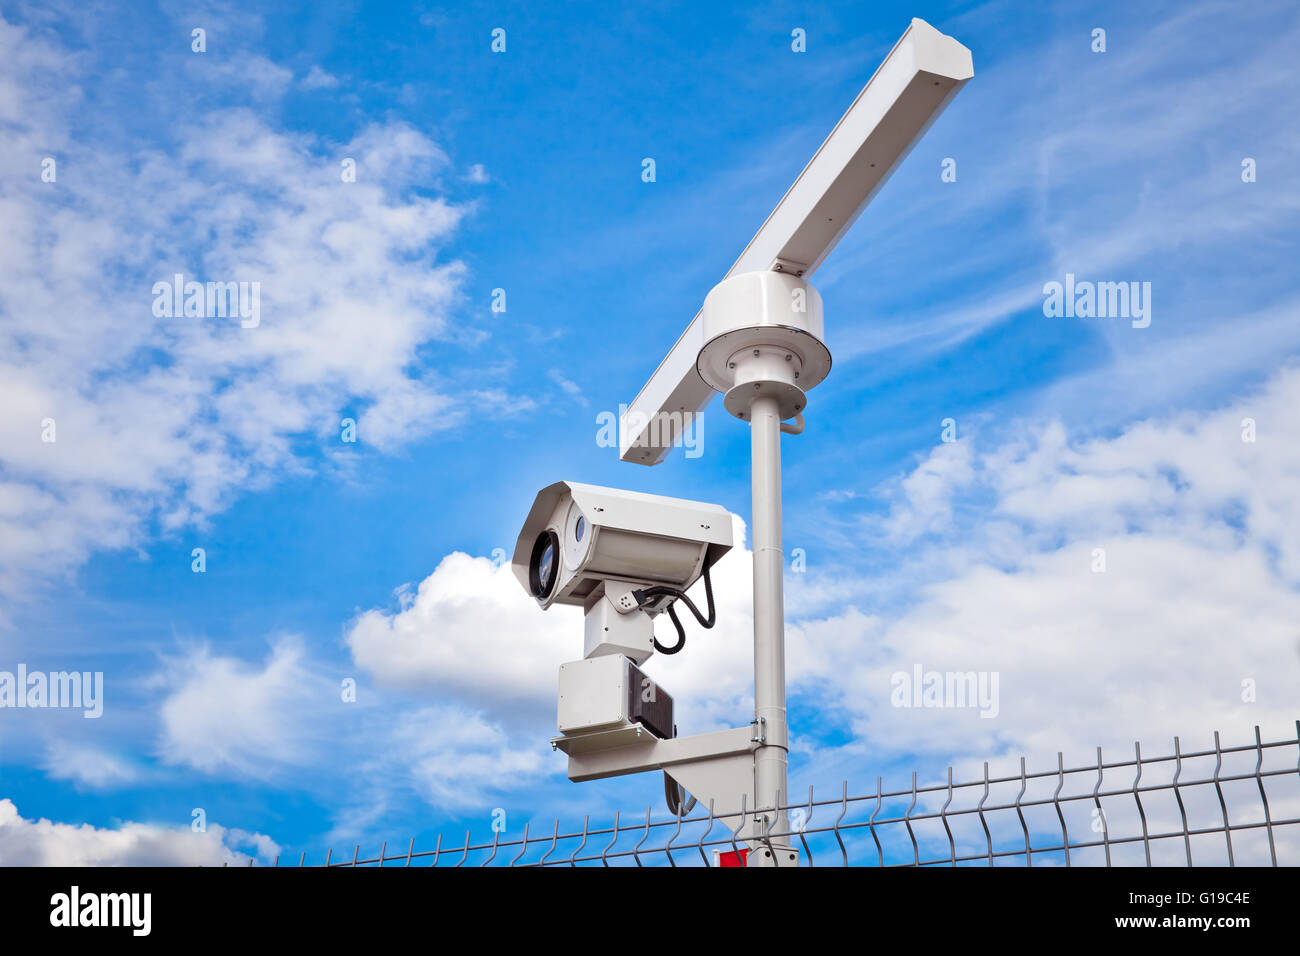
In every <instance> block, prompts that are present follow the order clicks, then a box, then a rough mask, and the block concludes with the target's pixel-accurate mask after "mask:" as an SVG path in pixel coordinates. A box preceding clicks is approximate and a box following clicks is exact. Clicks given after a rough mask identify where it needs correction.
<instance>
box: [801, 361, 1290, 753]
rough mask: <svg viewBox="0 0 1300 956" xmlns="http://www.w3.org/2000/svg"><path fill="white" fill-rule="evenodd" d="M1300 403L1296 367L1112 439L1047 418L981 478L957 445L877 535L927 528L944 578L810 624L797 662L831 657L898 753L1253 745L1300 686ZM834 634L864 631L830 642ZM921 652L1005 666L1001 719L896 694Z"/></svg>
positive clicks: (955, 667) (862, 727)
mask: <svg viewBox="0 0 1300 956" xmlns="http://www.w3.org/2000/svg"><path fill="white" fill-rule="evenodd" d="M1298 407H1300V371H1297V370H1290V371H1285V372H1283V373H1281V374H1280V375H1279V376H1278V377H1277V378H1276V379H1274V380H1273V381H1272V382H1271V383H1270V385H1269V386H1268V387H1267V388H1266V389H1264V390H1262V391H1260V392H1258V393H1255V394H1251V395H1248V396H1245V397H1242V398H1240V399H1238V400H1237V401H1235V402H1233V403H1232V404H1231V405H1230V406H1228V407H1225V408H1222V409H1220V410H1218V411H1215V412H1213V413H1209V414H1205V415H1182V416H1176V417H1172V418H1168V419H1165V420H1160V421H1147V422H1142V423H1138V424H1135V425H1133V426H1131V427H1130V428H1128V429H1127V430H1126V431H1124V432H1122V433H1121V434H1119V435H1116V436H1114V437H1106V438H1094V439H1090V440H1084V441H1078V440H1076V441H1071V440H1070V439H1069V436H1068V435H1067V434H1066V432H1065V431H1064V429H1063V428H1062V427H1061V426H1060V424H1059V423H1047V424H1045V425H1042V426H1040V427H1036V428H1030V429H1027V430H1026V434H1025V436H1024V437H1023V438H1020V439H1016V440H1013V441H1012V442H1010V443H1008V444H1006V445H1003V446H1001V447H997V448H993V449H990V450H988V451H985V452H982V453H980V454H978V455H972V457H971V459H970V468H969V470H967V469H960V470H956V471H953V470H946V469H945V468H943V467H942V466H938V465H936V464H935V463H936V462H937V461H942V460H945V459H947V458H948V457H950V456H951V455H952V454H953V453H952V451H951V450H950V449H949V448H946V447H940V448H939V449H937V450H936V451H935V452H934V454H933V455H932V456H931V458H930V459H928V460H927V461H926V462H923V463H922V464H921V465H920V466H919V467H918V469H917V470H916V471H915V472H913V474H912V475H911V476H908V477H907V478H905V479H903V480H901V481H900V482H898V484H897V485H896V491H897V492H898V495H899V497H898V499H897V500H896V502H895V505H894V507H893V508H892V510H891V512H890V513H889V515H888V516H886V517H885V518H883V519H881V520H878V521H877V522H875V523H874V525H873V530H872V533H871V535H870V537H869V539H868V546H876V544H877V543H878V542H879V543H881V544H885V543H887V542H888V541H889V539H890V537H891V535H892V532H893V531H894V530H895V529H897V528H900V527H909V528H919V529H922V530H924V531H926V532H930V533H931V534H932V535H933V536H934V537H933V538H932V539H931V543H930V544H928V545H927V546H926V548H925V549H924V551H925V552H928V553H929V554H930V556H931V561H930V563H929V564H928V566H927V567H928V571H929V573H931V574H932V575H933V577H932V578H931V579H930V580H929V581H927V582H925V583H923V584H922V585H921V587H920V588H919V589H915V588H914V589H913V596H912V599H911V601H910V602H909V604H908V606H907V607H906V608H905V610H903V611H902V612H901V613H899V614H897V615H895V616H893V617H892V618H891V619H890V620H888V621H885V622H883V623H882V624H881V625H880V626H878V627H877V626H869V625H867V624H864V622H863V621H862V620H861V619H859V618H857V617H855V616H854V615H853V614H852V613H850V614H849V615H843V616H839V617H836V618H833V619H832V620H830V621H826V622H821V623H819V624H818V625H816V627H815V628H811V629H810V628H809V627H808V626H806V625H804V626H796V627H795V628H793V629H792V636H791V642H790V650H791V654H792V656H795V657H803V656H809V657H812V658H813V659H816V660H818V661H819V667H820V668H821V673H823V674H825V675H831V676H830V679H829V681H828V683H829V685H830V686H831V687H832V688H833V689H834V693H835V698H836V706H838V707H839V708H842V711H841V712H842V713H844V714H846V715H847V718H848V720H849V721H850V723H851V725H852V726H853V728H854V729H855V731H856V733H857V734H858V735H859V736H860V738H862V739H863V740H865V741H868V742H869V743H870V745H871V747H872V748H874V749H877V750H883V751H885V752H887V753H894V754H905V753H909V752H919V753H923V754H924V753H931V754H935V755H939V754H944V755H953V754H962V753H965V754H977V753H980V754H985V755H995V754H1001V753H1009V754H1013V753H1018V752H1024V753H1032V754H1037V755H1039V756H1043V755H1051V754H1053V753H1054V752H1055V751H1056V750H1058V749H1064V750H1066V751H1067V753H1073V754H1076V755H1079V756H1083V755H1087V754H1089V753H1090V752H1091V750H1092V748H1093V747H1095V746H1097V745H1105V746H1107V747H1117V746H1118V747H1128V748H1131V742H1132V740H1134V739H1141V740H1143V741H1154V742H1156V743H1157V744H1159V745H1160V746H1161V749H1167V748H1169V747H1170V746H1171V742H1172V738H1173V736H1174V735H1175V734H1180V735H1182V736H1183V738H1184V740H1185V741H1188V740H1194V741H1197V742H1198V743H1200V744H1205V743H1207V742H1208V741H1209V739H1210V732H1211V731H1212V730H1214V729H1219V730H1222V731H1223V732H1224V733H1225V734H1229V735H1230V736H1231V737H1232V738H1233V739H1241V738H1245V737H1247V735H1248V734H1249V731H1250V727H1251V726H1252V725H1253V724H1256V723H1259V724H1261V725H1264V726H1265V727H1266V728H1268V729H1270V730H1271V732H1273V733H1274V734H1276V735H1279V736H1282V735H1286V734H1287V733H1288V732H1289V728H1290V727H1292V726H1293V723H1292V722H1293V721H1294V719H1295V717H1296V716H1297V713H1296V707H1295V696H1294V693H1293V689H1294V687H1295V686H1297V684H1298V683H1300V624H1297V622H1298V621H1300V591H1298V590H1297V585H1300V504H1297V502H1296V500H1295V496H1294V489H1295V487H1296V479H1297V477H1300V421H1298V420H1297V418H1296V415H1295V414H1294V412H1295V409H1296V408H1298ZM1245 418H1253V419H1255V420H1256V421H1257V423H1258V426H1257V427H1258V432H1257V440H1256V441H1255V442H1253V443H1252V442H1244V441H1243V440H1242V434H1243V428H1242V421H1243V419H1245ZM940 474H946V475H947V476H948V477H947V478H946V479H938V478H936V477H935V476H937V475H940ZM918 475H919V476H925V480H924V481H920V482H917V481H914V480H913V479H914V478H915V477H916V476H918ZM981 496H984V497H985V498H986V501H985V504H983V505H982V506H980V507H978V508H976V507H973V506H971V507H970V510H969V511H968V512H967V513H964V514H963V515H961V516H959V517H958V518H957V519H955V520H951V521H947V522H946V523H944V524H941V525H939V526H936V525H935V524H934V523H933V522H932V521H931V519H932V517H933V516H934V515H935V514H944V513H948V512H947V511H946V510H945V509H944V508H940V509H936V507H935V504H934V502H935V501H936V500H938V501H951V500H954V499H956V498H959V497H960V498H961V499H962V500H964V501H966V502H967V503H968V504H969V503H971V502H975V501H979V500H981ZM1096 549H1102V550H1103V551H1104V557H1105V571H1104V573H1096V572H1094V570H1093V567H1094V563H1095V561H1096V559H1097V553H1098V552H1097V550H1096ZM923 553H924V552H923ZM899 586H900V587H902V586H903V585H902V584H900V585H899ZM828 633H835V634H838V635H839V636H840V639H841V641H843V640H844V638H845V635H847V634H853V633H856V634H857V635H858V638H857V640H856V641H850V642H849V643H850V644H851V645H855V646H849V647H844V646H842V645H841V646H840V647H837V648H836V650H835V653H834V654H833V655H831V654H827V653H826V652H825V647H824V640H825V638H826V636H827V635H828ZM918 663H919V664H921V665H923V666H924V667H925V668H926V669H927V670H938V671H990V672H997V673H998V674H999V675H1000V698H1001V704H1000V713H999V715H998V717H997V718H996V719H981V718H980V717H979V716H978V713H977V712H976V711H975V710H969V709H967V710H955V709H948V710H942V709H933V710H925V709H906V708H895V707H893V706H891V703H890V689H891V688H890V677H891V675H892V674H893V673H894V672H896V671H904V672H910V671H911V669H912V668H913V666H914V665H915V664H918ZM1243 682H1252V683H1251V684H1249V685H1247V686H1253V687H1254V688H1255V692H1256V694H1257V701H1256V702H1253V703H1250V702H1244V701H1243Z"/></svg>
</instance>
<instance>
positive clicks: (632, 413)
mask: <svg viewBox="0 0 1300 956" xmlns="http://www.w3.org/2000/svg"><path fill="white" fill-rule="evenodd" d="M974 75H975V74H974V68H973V66H972V63H971V53H970V50H968V49H967V48H966V47H964V46H963V45H962V44H960V43H958V42H957V41H956V40H954V39H953V38H952V37H949V36H945V35H944V34H942V33H940V32H939V31H938V30H936V29H935V28H934V27H932V26H930V24H928V23H926V22H925V21H924V20H913V21H912V23H911V25H910V26H908V28H907V30H906V31H905V32H904V33H903V36H902V37H901V38H900V39H899V41H898V42H897V43H896V44H895V45H894V48H893V49H892V50H891V51H890V52H889V55H888V56H887V57H885V61H884V62H883V63H881V64H880V67H879V68H878V69H877V70H876V72H875V73H874V74H873V75H872V77H871V79H870V80H868V81H867V85H866V86H864V87H863V88H862V92H860V93H859V94H858V96H857V99H855V100H854V101H853V105H852V106H850V107H849V109H848V111H847V112H846V113H845V114H844V115H843V116H842V117H841V118H840V121H839V122H838V123H836V124H835V128H834V129H833V130H831V134H830V135H829V136H828V137H826V141H825V142H824V143H822V145H821V147H820V148H819V149H818V150H817V152H816V153H815V154H814V155H813V158H812V159H811V160H810V161H809V163H808V165H807V166H805V167H804V170H803V172H802V173H800V174H799V178H798V179H796V180H795V181H794V185H793V186H791V187H790V190H789V191H788V192H787V193H786V194H785V196H784V197H783V198H782V199H781V201H780V202H779V203H777V206H776V208H775V209H774V210H772V214H771V215H770V216H768V217H767V221H766V222H764V223H763V225H762V227H761V228H760V229H759V230H758V232H757V233H756V234H755V236H754V238H753V239H751V240H750V241H749V245H747V246H746V247H745V250H744V251H743V252H742V253H741V254H740V258H738V259H737V260H736V262H735V264H734V265H732V267H731V269H730V270H728V272H727V274H726V276H724V277H723V278H724V279H725V278H730V277H731V276H734V275H739V274H741V273H746V272H758V271H773V272H782V273H786V274H790V275H793V276H796V277H799V278H803V279H807V278H808V277H809V276H810V275H812V273H813V271H814V270H816V268H817V267H818V266H819V265H821V263H822V260H823V259H825V258H826V256H827V254H828V253H829V252H830V251H831V250H832V249H834V248H835V244H836V243H837V242H839V241H840V237H841V236H843V235H844V233H845V231H846V230H847V229H848V228H849V227H850V226H851V225H853V223H854V221H855V220H856V219H857V218H858V216H859V215H860V214H861V212H862V210H863V209H864V208H865V207H866V205H867V203H869V202H871V200H872V198H873V197H874V196H875V195H876V192H877V191H878V190H879V189H880V187H881V186H883V185H884V183H885V181H886V180H887V179H888V178H889V176H890V174H891V173H892V172H893V171H894V170H895V169H896V168H897V167H898V164H899V163H901V162H902V161H903V159H904V158H906V156H907V154H908V153H910V152H911V151H912V147H913V146H915V145H916V143H917V142H918V141H919V140H920V138H921V137H922V136H923V135H925V132H926V130H927V129H929V127H930V124H931V123H933V122H934V121H935V119H937V118H938V116H939V114H940V113H942V112H943V110H944V108H945V107H946V106H947V105H948V102H949V101H950V100H951V99H952V98H953V97H954V96H955V95H956V94H957V91H958V90H960V89H961V88H962V87H963V86H964V85H965V84H966V81H967V80H969V79H970V78H971V77H972V76H974ZM705 344H706V343H705V338H704V324H703V320H702V311H701V313H697V314H696V316H695V318H694V319H693V320H692V321H691V324H690V326H688V327H687V329H686V331H685V332H683V333H682V336H681V338H679V339H678V340H677V343H676V344H675V345H674V346H673V347H672V350H671V351H670V352H669V353H668V356H667V357H666V358H665V359H664V360H663V362H662V363H660V365H659V368H657V369H656V370H655V372H654V374H653V375H651V376H650V380H649V381H648V382H646V384H645V387H644V388H642V389H641V393H640V394H639V395H637V397H636V400H635V401H633V402H632V404H631V405H630V406H629V407H628V408H627V410H626V412H625V413H624V414H623V416H622V418H621V420H620V428H619V454H620V456H621V457H622V459H623V461H627V462H633V463H636V464H641V465H657V464H659V463H660V462H661V461H663V460H664V458H665V457H666V456H667V454H668V451H669V449H671V448H672V446H673V445H674V444H675V443H676V442H677V440H678V439H679V438H680V437H681V433H682V428H683V425H684V424H685V423H686V422H687V421H688V416H693V415H695V414H698V413H699V412H701V411H703V410H704V407H705V406H706V405H708V403H709V399H711V398H712V397H713V393H714V388H713V387H712V386H710V385H709V384H708V383H706V382H705V381H704V380H703V379H702V378H701V377H700V374H699V372H698V371H697V370H696V363H697V360H698V358H699V356H700V352H701V350H702V349H703V348H704V346H705Z"/></svg>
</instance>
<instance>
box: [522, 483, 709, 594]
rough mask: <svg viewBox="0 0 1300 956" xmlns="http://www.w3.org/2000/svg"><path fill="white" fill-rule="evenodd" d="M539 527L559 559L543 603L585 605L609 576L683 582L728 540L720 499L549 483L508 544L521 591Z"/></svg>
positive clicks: (681, 584)
mask: <svg viewBox="0 0 1300 956" xmlns="http://www.w3.org/2000/svg"><path fill="white" fill-rule="evenodd" d="M579 518H582V519H583V521H584V533H583V536H582V539H581V540H577V537H576V533H575V529H576V525H577V521H578V519H579ZM547 529H551V530H553V531H555V533H556V535H557V536H558V537H559V540H560V543H561V548H560V553H561V555H562V559H561V562H560V568H559V570H558V579H557V581H556V584H555V588H554V590H553V591H552V592H551V595H550V596H549V598H547V599H546V600H544V601H540V602H539V603H541V604H542V606H543V607H549V606H550V605H551V604H580V605H585V604H586V603H587V600H588V598H589V597H590V596H591V595H592V594H593V593H594V591H595V590H596V589H597V588H598V587H599V586H600V585H601V584H602V582H604V581H606V580H609V579H614V580H622V581H631V582H640V583H641V584H642V585H646V584H668V585H672V586H674V587H680V588H687V587H690V585H691V584H693V583H694V582H695V580H696V579H697V578H698V577H699V576H700V573H701V572H702V571H703V569H704V566H705V564H706V563H707V564H712V563H713V562H714V561H716V560H717V559H718V558H720V557H721V556H722V555H724V554H726V553H727V552H728V551H729V550H731V543H732V536H731V531H732V523H731V513H730V512H728V511H727V509H725V508H723V507H721V506H720V505H711V504H705V503H703V502H699V501H687V500H685V499H683V498H668V497H665V496H663V495H648V494H642V493H640V492H636V491H623V490H621V489H618V488H601V487H598V486H596V485H584V484H579V483H578V482H575V481H557V482H556V483H555V484H553V485H549V486H547V487H546V488H543V489H542V490H541V491H540V492H538V494H537V497H536V499H534V501H533V507H532V509H531V510H530V511H529V513H528V518H527V519H526V520H525V521H524V527H523V530H522V531H521V532H520V533H519V538H518V540H517V541H516V542H515V553H514V558H513V560H512V566H513V570H514V573H515V577H516V578H518V579H519V583H520V584H522V585H523V586H524V590H526V591H530V588H529V582H528V566H529V562H530V559H531V557H532V550H533V544H534V542H535V541H536V540H537V536H538V535H539V534H541V533H542V532H543V531H545V530H547Z"/></svg>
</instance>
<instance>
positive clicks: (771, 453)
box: [749, 397, 790, 834]
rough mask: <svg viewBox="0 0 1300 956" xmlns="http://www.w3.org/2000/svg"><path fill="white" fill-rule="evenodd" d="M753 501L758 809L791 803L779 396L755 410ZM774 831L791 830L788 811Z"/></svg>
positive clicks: (757, 403)
mask: <svg viewBox="0 0 1300 956" xmlns="http://www.w3.org/2000/svg"><path fill="white" fill-rule="evenodd" d="M750 415H751V419H752V420H751V421H750V425H749V431H750V443H751V456H752V457H751V467H752V476H751V477H752V488H753V498H754V716H755V717H756V718H757V719H758V721H759V727H760V734H761V735H762V736H763V737H764V738H765V739H764V741H763V743H762V744H761V745H760V746H759V748H758V750H757V752H755V754H754V780H755V787H756V788H757V794H758V801H759V806H766V807H776V806H780V804H781V803H783V802H784V803H787V804H788V803H789V802H790V787H789V784H788V782H787V780H786V766H787V763H788V755H789V747H790V742H789V731H788V729H787V724H786V711H785V596H784V590H783V588H784V583H783V577H784V562H785V558H784V555H783V553H782V550H781V413H780V410H779V406H778V404H777V401H776V399H775V398H771V397H765V398H758V399H755V401H754V403H753V405H752V406H750ZM771 829H772V833H774V834H784V833H786V832H787V826H786V820H785V813H784V811H782V812H781V813H779V814H778V819H777V820H776V821H775V824H774V825H773V826H772V828H771Z"/></svg>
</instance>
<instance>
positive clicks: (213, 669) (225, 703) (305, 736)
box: [156, 638, 342, 779]
mask: <svg viewBox="0 0 1300 956" xmlns="http://www.w3.org/2000/svg"><path fill="white" fill-rule="evenodd" d="M156 683H158V684H160V685H163V686H166V687H167V688H168V694H167V697H166V698H165V699H164V701H163V703H162V706H161V708H160V718H161V722H162V736H161V739H160V741H159V747H158V749H159V754H160V756H161V757H162V759H163V760H164V761H166V762H168V763H172V764H180V765H184V766H189V767H193V768H194V769H196V770H199V771H202V772H205V773H214V774H215V773H223V774H233V775H238V776H247V777H253V778H261V779H266V778H270V777H273V776H275V775H276V774H277V773H279V772H280V771H282V770H284V769H286V768H289V767H296V766H305V765H308V764H311V763H313V762H314V761H315V760H316V759H318V758H319V757H320V756H321V755H322V752H323V750H322V748H323V746H324V745H325V743H326V742H327V740H328V730H327V728H326V726H325V725H324V724H323V718H324V716H325V715H326V714H328V711H327V706H331V705H333V704H335V703H338V702H339V701H340V692H339V685H338V683H337V682H333V681H330V680H329V679H328V678H325V677H323V676H321V675H319V674H318V673H316V672H315V671H313V670H312V668H311V667H310V666H309V664H308V662H307V661H306V660H305V655H304V651H303V649H302V646H301V644H300V642H299V641H298V640H297V639H294V638H282V639H281V640H279V641H278V642H277V643H276V644H275V645H274V646H273V648H272V650H271V653H270V655H269V657H268V659H267V660H266V662H265V665H264V666H261V667H258V666H255V665H249V664H247V663H245V662H243V661H240V660H238V659H236V658H231V657H218V656H214V655H213V654H212V653H211V651H210V650H209V649H208V648H206V647H203V648H199V649H196V650H194V651H192V652H191V653H190V654H188V655H187V656H185V657H183V658H180V659H178V660H175V661H171V662H170V663H169V666H168V667H167V669H166V670H165V671H164V672H163V673H162V674H161V675H159V676H158V678H157V680H156ZM340 706H342V705H341V704H340Z"/></svg>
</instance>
